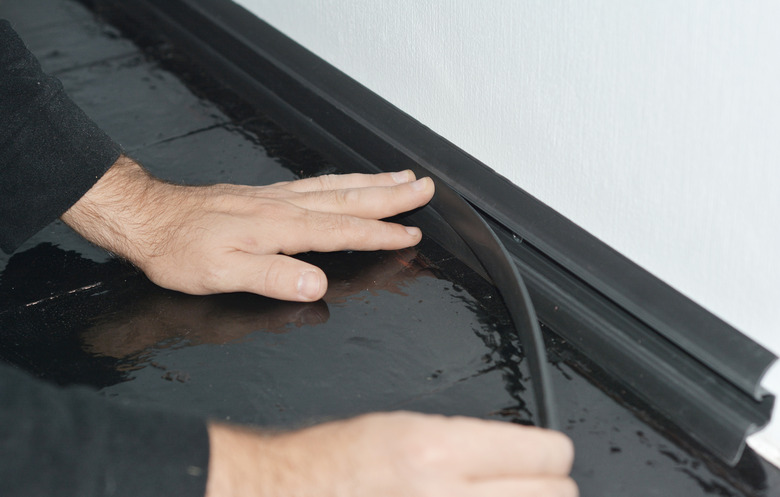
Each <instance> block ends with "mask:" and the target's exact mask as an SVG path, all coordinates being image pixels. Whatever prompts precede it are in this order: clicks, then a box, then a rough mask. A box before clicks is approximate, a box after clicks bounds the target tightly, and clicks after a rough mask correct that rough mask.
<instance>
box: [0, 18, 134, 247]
mask: <svg viewBox="0 0 780 497" xmlns="http://www.w3.org/2000/svg"><path fill="white" fill-rule="evenodd" d="M120 152H121V150H120V147H119V145H117V144H116V143H114V142H113V141H112V140H111V139H110V138H109V137H108V136H107V135H106V134H105V133H103V131H101V130H100V128H98V127H97V126H96V125H95V123H94V122H92V121H91V120H90V119H89V118H88V117H87V116H86V115H85V114H84V112H83V111H82V110H81V109H79V108H78V106H77V105H76V104H75V103H73V101H71V100H70V98H68V96H67V95H66V94H65V92H64V91H63V89H62V84H61V83H60V81H59V80H58V79H56V78H54V77H51V76H47V75H46V74H44V73H43V71H42V70H41V67H40V64H38V61H37V60H36V59H35V57H34V56H33V55H32V54H31V53H30V52H29V51H28V50H27V49H26V48H25V46H24V44H23V43H22V41H21V40H20V39H19V37H18V36H17V35H16V33H15V32H14V31H13V29H11V26H10V24H9V23H8V22H7V21H4V20H0V249H2V250H3V251H4V252H6V253H10V252H12V251H13V250H14V249H16V248H17V247H18V246H19V245H20V244H21V243H22V242H24V241H25V240H26V239H27V238H29V237H30V236H32V235H33V234H35V233H37V232H38V231H40V230H41V229H42V228H44V227H45V226H46V225H47V224H49V223H51V222H52V221H54V220H55V219H56V218H58V217H59V216H60V215H62V213H64V212H65V211H66V210H68V208H70V206H71V205H73V204H74V203H76V201H78V199H79V198H81V196H82V195H84V193H86V192H87V190H89V188H90V187H91V186H92V185H93V184H94V183H95V182H96V181H97V180H98V178H100V177H101V176H102V175H103V173H105V172H106V170H108V168H109V167H111V165H112V164H113V163H114V162H115V161H116V159H117V158H118V157H119V154H120Z"/></svg>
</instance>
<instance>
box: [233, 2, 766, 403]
mask: <svg viewBox="0 0 780 497" xmlns="http://www.w3.org/2000/svg"><path fill="white" fill-rule="evenodd" d="M239 3H241V4H243V5H244V6H245V7H248V8H249V9H250V10H252V11H253V12H255V13H256V14H257V15H258V16H259V17H261V18H263V19H265V20H266V21H268V22H269V23H271V24H272V25H274V26H275V27H277V28H278V29H280V30H281V31H283V32H284V33H286V34H287V35H288V36H290V37H292V38H293V39H295V40H296V41H298V42H299V43H301V44H302V45H304V46H305V47H307V48H308V49H310V50H312V51H313V52H314V53H316V54H318V55H319V56H321V57H322V58H324V59H325V60H327V61H328V62H330V63H331V64H333V65H335V66H336V67H338V68H340V69H341V70H343V71H345V72H346V73H347V74H349V75H350V76H352V77H353V78H355V79H357V80H358V81H360V82H361V83H363V84H364V85H366V86H367V87H368V88H370V89H372V90H373V91H375V92H376V93H378V94H380V95H381V96H383V97H384V98H386V99H387V100H389V101H390V102H392V103H393V104H395V105H396V106H398V107H399V108H401V109H403V110H404V111H406V112H407V113H409V114H411V115H412V116H414V117H416V118H417V119H418V120H420V121H421V122H422V123H424V124H426V125H427V126H429V127H430V128H432V129H433V130H434V131H436V132H437V133H439V134H441V135H442V136H444V137H446V138H448V139H449V140H451V141H452V142H454V143H455V144H457V145H458V146H460V147H461V148H463V149H465V150H466V151H467V152H469V153H471V154H472V155H474V156H475V157H477V158H478V159H480V160H481V161H482V162H484V163H485V164H487V165H488V166H490V167H492V168H494V169H495V170H497V171H498V172H500V173H501V174H503V175H504V176H506V177H507V178H509V179H511V180H512V181H513V182H515V183H516V184H518V185H519V186H521V187H522V188H524V189H525V190H527V191H528V192H530V193H531V194H533V195H535V196H536V197H537V198H539V199H541V200H542V201H544V202H545V203H547V204H548V205H550V206H552V207H553V208H555V209H556V210H558V211H559V212H561V213H562V214H563V215H565V216H567V217H568V218H569V219H571V220H573V221H574V222H576V223H577V224H579V225H580V226H582V227H583V228H585V229H586V230H588V231H590V232H591V233H593V234H594V235H596V236H597V237H599V238H600V239H602V240H604V241H605V242H606V243H608V244H609V245H611V246H612V247H614V248H616V249H617V250H619V251H620V252H622V253H623V254H625V255H626V256H628V257H629V258H631V259H633V260H634V261H635V262H637V263H639V264H640V265H642V266H643V267H645V268H646V269H648V270H649V271H651V272H652V273H654V274H656V275H657V276H659V277H660V278H661V279H663V280H664V281H666V282H667V283H669V284H671V285H672V286H674V287H676V288H677V289H678V290H680V291H682V292H683V293H685V294H686V295H688V296H689V297H691V298H693V299H694V300H696V301H697V302H699V303H700V304H701V305H703V306H704V307H706V308H708V309H709V310H711V311H713V312H714V313H715V314H717V315H719V316H720V317H721V318H723V319H725V320H726V321H728V322H730V323H731V324H733V325H734V326H736V327H737V328H739V329H740V330H742V331H743V332H745V333H747V334H749V335H750V336H752V337H754V338H755V339H756V340H757V341H759V342H761V343H764V344H765V345H767V346H769V347H770V348H771V349H772V350H774V352H776V353H780V333H778V330H777V328H778V325H777V315H778V312H777V309H778V308H780V224H779V223H778V214H779V213H780V59H779V57H780V2H776V1H774V0H756V1H751V2H742V1H736V0H735V1H726V0H689V1H686V2H679V1H677V0H644V1H637V0H589V1H570V2H566V1H552V0H533V1H515V0H471V1H467V0H462V1H447V2H444V1H424V0H396V1H393V2H386V1H382V2H380V1H365V0H239ZM778 386H780V382H778ZM778 393H780V392H778Z"/></svg>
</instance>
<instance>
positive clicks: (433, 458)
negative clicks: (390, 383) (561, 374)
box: [206, 413, 578, 497]
mask: <svg viewBox="0 0 780 497" xmlns="http://www.w3.org/2000/svg"><path fill="white" fill-rule="evenodd" d="M209 436H210V439H211V460H210V463H209V479H208V486H207V491H206V497H231V496H239V495H240V496H258V497H262V496H278V495H285V496H289V497H303V496H309V495H316V496H318V497H365V496H371V497H391V496H404V497H418V496H419V497H439V496H440V497H467V496H499V495H500V496H517V497H520V496H535V497H541V496H555V497H575V496H576V495H577V493H578V492H577V486H576V484H575V483H574V482H573V480H571V479H570V478H569V477H568V476H567V475H568V473H569V471H570V470H571V465H572V459H573V447H572V444H571V441H569V439H568V438H566V437H565V436H564V435H562V434H560V433H557V432H552V431H547V430H542V429H539V428H530V427H521V426H517V425H512V424H509V423H503V422H498V421H481V420H477V419H470V418H445V417H441V416H427V415H423V414H412V413H390V414H368V415H364V416H361V417H358V418H355V419H351V420H347V421H338V422H332V423H326V424H322V425H319V426H315V427H313V428H308V429H305V430H301V431H297V432H291V433H288V434H281V435H263V434H261V433H259V432H255V431H251V430H248V429H243V428H233V427H228V426H225V425H219V424H212V425H211V426H210V427H209Z"/></svg>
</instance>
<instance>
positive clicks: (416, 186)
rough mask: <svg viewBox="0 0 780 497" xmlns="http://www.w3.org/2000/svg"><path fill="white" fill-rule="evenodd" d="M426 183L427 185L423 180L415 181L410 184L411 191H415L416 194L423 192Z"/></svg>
mask: <svg viewBox="0 0 780 497" xmlns="http://www.w3.org/2000/svg"><path fill="white" fill-rule="evenodd" d="M426 183H427V181H426V179H425V178H423V179H418V180H417V181H415V182H414V183H412V189H413V190H415V191H418V192H419V191H421V190H425V184H426Z"/></svg>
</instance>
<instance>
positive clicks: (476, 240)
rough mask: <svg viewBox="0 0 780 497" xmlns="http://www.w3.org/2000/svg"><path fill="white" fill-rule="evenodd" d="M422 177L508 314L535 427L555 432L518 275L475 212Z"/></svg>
mask: <svg viewBox="0 0 780 497" xmlns="http://www.w3.org/2000/svg"><path fill="white" fill-rule="evenodd" d="M426 175H429V176H431V177H432V178H433V179H434V182H435V183H436V194H435V195H434V198H433V199H432V200H431V203H430V206H431V207H432V208H433V209H435V210H436V212H437V213H438V214H439V215H440V216H441V217H442V218H443V219H444V220H445V221H446V222H447V223H448V224H449V225H450V226H451V227H452V229H453V230H454V231H455V232H456V233H457V234H458V236H460V237H461V238H462V239H463V241H464V242H465V243H466V245H468V247H469V248H470V249H471V251H472V252H473V253H474V256H475V257H476V258H477V260H478V261H479V262H480V264H482V267H483V268H484V269H485V272H486V274H487V275H488V276H489V277H490V279H491V280H492V281H493V284H494V285H495V287H496V288H497V289H498V292H499V293H500V294H501V297H502V298H503V300H504V304H505V305H506V308H507V310H508V311H509V316H510V318H511V320H512V324H513V325H514V328H515V331H516V332H517V335H518V337H519V339H520V343H521V344H522V345H523V351H524V353H525V357H526V358H527V360H528V369H529V371H530V377H531V383H532V386H533V392H534V400H535V402H536V406H537V410H538V415H539V426H541V427H543V428H549V429H552V430H559V429H560V425H559V422H558V416H557V413H556V408H555V403H554V398H555V397H554V392H553V386H552V379H551V376H550V371H549V367H548V361H547V354H546V352H545V346H544V338H543V337H542V330H541V328H540V327H539V320H538V319H537V316H536V310H535V308H534V305H533V302H532V301H531V296H530V294H529V293H528V288H527V287H526V285H525V282H524V280H523V277H522V275H521V274H520V271H519V270H518V268H517V266H516V265H515V264H514V263H513V262H512V259H511V258H510V256H509V253H508V252H507V250H506V247H504V245H503V244H502V243H501V241H499V239H498V237H497V236H496V234H495V232H494V231H493V229H492V228H491V227H490V226H489V225H488V224H487V222H486V221H485V219H484V218H483V217H482V216H481V215H480V214H479V213H478V212H477V211H476V209H474V207H472V206H471V204H470V203H469V202H468V201H467V200H466V199H464V198H463V197H462V196H460V195H459V194H458V193H457V192H456V191H455V190H453V189H452V188H450V187H449V186H448V185H446V184H445V183H444V182H442V181H441V180H440V179H438V178H436V177H435V175H433V174H431V173H430V172H429V171H426Z"/></svg>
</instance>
